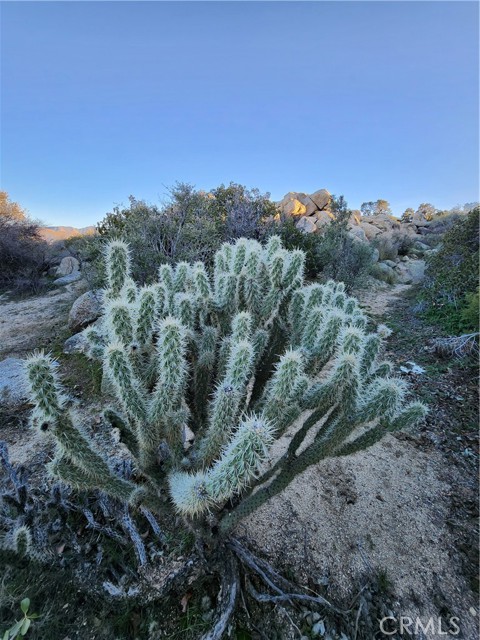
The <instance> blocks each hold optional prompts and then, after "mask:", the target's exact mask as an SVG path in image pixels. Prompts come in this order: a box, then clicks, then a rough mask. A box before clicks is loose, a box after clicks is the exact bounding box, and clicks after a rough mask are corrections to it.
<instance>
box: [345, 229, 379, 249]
mask: <svg viewBox="0 0 480 640" xmlns="http://www.w3.org/2000/svg"><path fill="white" fill-rule="evenodd" d="M348 234H349V235H350V236H351V237H352V238H354V239H355V240H359V241H360V242H368V238H367V236H366V234H365V231H364V229H362V227H351V228H350V229H349V230H348ZM377 253H378V251H377Z"/></svg>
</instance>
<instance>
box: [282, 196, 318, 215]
mask: <svg viewBox="0 0 480 640" xmlns="http://www.w3.org/2000/svg"><path fill="white" fill-rule="evenodd" d="M278 208H279V209H280V211H281V212H282V213H284V214H286V215H290V216H311V215H312V213H315V211H316V210H317V209H318V207H317V205H316V204H315V203H314V202H313V201H312V200H311V199H310V196H308V195H307V194H306V193H298V192H296V191H290V192H289V193H287V194H285V196H284V197H283V200H280V202H279V203H278Z"/></svg>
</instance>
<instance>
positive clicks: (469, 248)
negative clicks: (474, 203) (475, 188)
mask: <svg viewBox="0 0 480 640" xmlns="http://www.w3.org/2000/svg"><path fill="white" fill-rule="evenodd" d="M479 215H480V209H479V208H478V207H477V208H475V209H473V210H472V211H471V212H470V213H469V214H468V215H467V216H465V217H463V218H461V219H458V220H457V221H456V222H455V224H454V225H453V226H452V227H451V229H449V230H448V231H447V232H446V233H445V235H444V237H443V242H442V245H441V247H440V249H439V250H438V251H436V252H435V253H434V254H433V255H431V256H430V257H429V258H428V261H427V269H426V274H425V275H426V277H425V281H424V287H423V291H422V298H423V299H424V300H426V302H427V303H428V309H427V312H426V313H427V315H428V316H430V317H431V318H433V319H436V320H438V321H439V322H440V323H441V324H442V325H443V326H444V327H445V329H446V330H447V331H449V332H452V333H458V332H462V331H464V330H465V329H466V328H468V327H467V326H466V324H467V325H469V326H470V327H472V323H473V322H474V316H475V313H474V312H472V311H471V309H473V306H474V304H475V302H474V300H475V294H476V293H477V291H478V278H479V227H478V224H479ZM466 309H469V310H470V311H466V312H465V313H466V315H465V314H464V313H463V312H464V310H466ZM475 324H476V322H475Z"/></svg>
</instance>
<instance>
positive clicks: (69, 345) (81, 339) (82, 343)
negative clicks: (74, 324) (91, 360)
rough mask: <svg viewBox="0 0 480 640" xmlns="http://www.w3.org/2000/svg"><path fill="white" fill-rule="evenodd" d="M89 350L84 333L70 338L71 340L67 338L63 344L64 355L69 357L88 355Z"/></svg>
mask: <svg viewBox="0 0 480 640" xmlns="http://www.w3.org/2000/svg"><path fill="white" fill-rule="evenodd" d="M87 350H88V340H87V338H86V337H85V335H84V333H83V331H82V332H81V333H76V334H74V335H73V336H70V338H67V340H65V342H64V343H63V353H66V354H68V355H71V354H72V353H87Z"/></svg>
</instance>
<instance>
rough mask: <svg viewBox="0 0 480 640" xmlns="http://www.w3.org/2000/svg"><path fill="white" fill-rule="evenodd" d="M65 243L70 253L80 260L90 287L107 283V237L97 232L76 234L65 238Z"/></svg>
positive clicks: (83, 274)
mask: <svg viewBox="0 0 480 640" xmlns="http://www.w3.org/2000/svg"><path fill="white" fill-rule="evenodd" d="M64 244H65V248H66V250H67V251H68V252H69V254H70V255H72V256H73V257H74V258H76V259H77V260H78V261H79V263H80V269H81V271H82V277H84V278H85V280H86V281H87V282H88V285H89V288H90V289H98V288H101V287H102V286H103V285H104V283H105V268H104V259H103V251H104V247H105V238H102V237H101V236H100V235H97V234H94V235H85V236H74V237H72V238H68V239H67V240H65V241H64Z"/></svg>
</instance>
